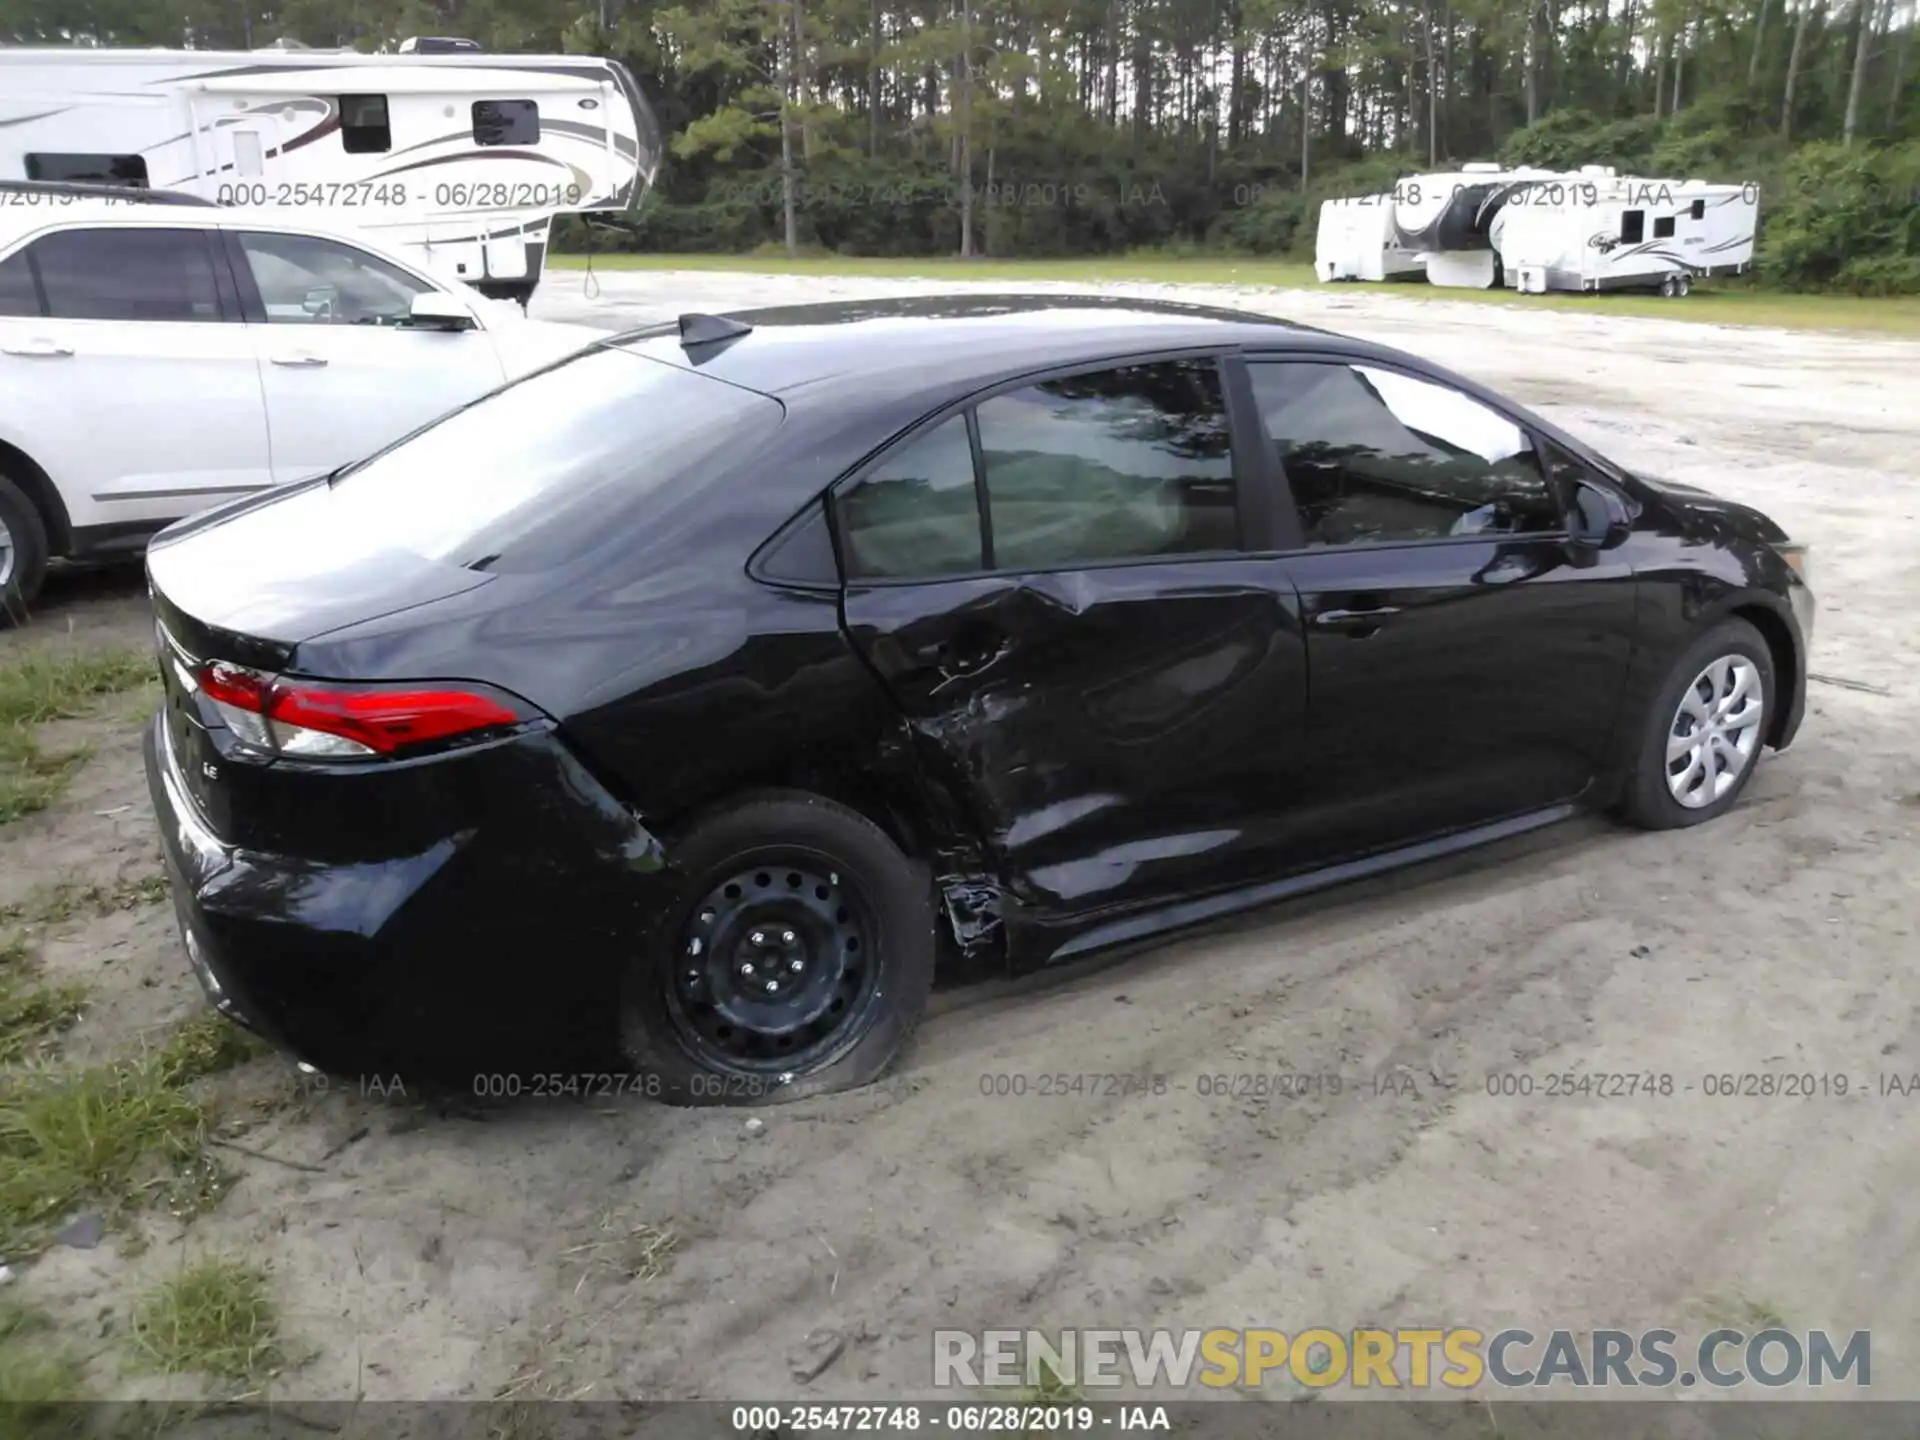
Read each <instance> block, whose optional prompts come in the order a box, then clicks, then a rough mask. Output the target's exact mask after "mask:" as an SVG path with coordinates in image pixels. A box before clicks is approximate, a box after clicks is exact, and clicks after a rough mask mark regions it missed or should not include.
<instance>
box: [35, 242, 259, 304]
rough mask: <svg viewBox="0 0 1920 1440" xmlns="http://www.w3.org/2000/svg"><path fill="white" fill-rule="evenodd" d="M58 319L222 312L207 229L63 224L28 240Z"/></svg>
mask: <svg viewBox="0 0 1920 1440" xmlns="http://www.w3.org/2000/svg"><path fill="white" fill-rule="evenodd" d="M33 263H34V265H35V267H36V268H37V269H38V270H39V272H40V284H41V286H42V288H43V290H44V292H45V294H46V297H47V314H48V316H49V317H50V318H52V319H55V320H150V321H159V320H173V321H180V320H219V319H221V318H222V317H221V314H220V292H219V291H218V290H217V289H216V288H215V286H214V280H213V257H212V255H211V254H210V252H209V251H208V249H207V235H206V232H205V231H204V230H149V229H146V228H144V227H142V228H138V229H136V228H133V227H131V226H129V227H127V228H126V229H111V230H63V231H60V232H58V233H56V234H53V235H48V236H45V237H44V238H42V239H39V240H36V241H34V243H33Z"/></svg>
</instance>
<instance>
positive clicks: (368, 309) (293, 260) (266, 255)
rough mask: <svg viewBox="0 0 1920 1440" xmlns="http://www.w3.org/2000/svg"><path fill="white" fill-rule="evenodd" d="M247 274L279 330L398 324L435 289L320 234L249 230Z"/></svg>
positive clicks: (243, 244) (245, 247) (244, 239)
mask: <svg viewBox="0 0 1920 1440" xmlns="http://www.w3.org/2000/svg"><path fill="white" fill-rule="evenodd" d="M240 248H241V249H242V250H243V251H245V252H246V256H247V269H248V270H249V271H251V272H252V274H253V283H254V284H255V285H257V286H258V287H259V288H260V303H261V304H263V305H264V306H266V310H267V320H268V322H269V323H271V324H274V325H398V324H400V323H401V322H403V321H405V320H406V318H407V317H408V315H409V314H410V313H412V309H413V297H414V296H416V295H423V294H425V293H426V292H427V291H429V290H431V289H433V288H434V287H433V286H431V285H429V284H427V283H426V281H424V280H420V279H417V278H415V277H414V276H412V275H409V274H408V273H407V272H406V271H404V270H402V269H400V268H399V267H397V266H394V265H389V264H388V263H387V262H386V261H384V260H381V259H379V258H378V257H376V256H373V255H369V254H367V252H366V251H364V250H356V249H354V248H353V247H352V246H351V245H342V244H340V243H339V242H338V241H334V240H323V239H321V238H320V237H319V236H315V235H275V234H272V233H269V232H266V231H251V230H250V231H247V232H246V233H244V234H242V235H241V236H240Z"/></svg>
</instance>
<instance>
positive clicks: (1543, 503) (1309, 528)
mask: <svg viewBox="0 0 1920 1440" xmlns="http://www.w3.org/2000/svg"><path fill="white" fill-rule="evenodd" d="M1250 368H1251V370H1252V373H1253V387H1254V398H1255V400H1256V402H1257V404H1258V406H1259V409H1260V416H1261V420H1262V421H1263V422H1264V424H1265V426H1266V430H1267V435H1268V437H1269V438H1270V439H1272V440H1273V442H1274V443H1275V445H1276V446H1278V448H1279V451H1280V459H1281V463H1282V464H1283V465H1284V466H1285V469H1286V473H1287V480H1288V482H1289V484H1290V485H1291V486H1292V489H1293V496H1294V501H1295V503H1296V504H1297V505H1298V506H1299V509H1300V524H1301V528H1302V529H1303V530H1304V531H1305V532H1306V541H1307V544H1309V545H1365V544H1379V543H1388V542H1393V541H1403V540H1436V539H1443V538H1446V537H1449V536H1461V535H1486V534H1495V535H1510V534H1528V533H1534V532H1539V531H1555V530H1559V529H1562V528H1563V527H1564V524H1565V520H1564V517H1563V515H1562V514H1561V509H1560V505H1559V502H1558V500H1557V498H1556V496H1555V490H1554V487H1553V486H1551V485H1549V484H1548V482H1547V480H1546V478H1545V477H1544V476H1543V475H1542V473H1541V469H1540V462H1539V459H1538V457H1537V456H1536V455H1535V453H1534V450H1533V444H1532V442H1531V441H1530V440H1529V439H1528V438H1527V434H1526V432H1525V431H1524V430H1522V429H1521V428H1520V427H1519V426H1518V425H1516V424H1514V423H1513V422H1512V421H1511V420H1508V419H1507V418H1506V417H1505V416H1503V415H1500V414H1497V413H1496V412H1494V411H1493V410H1490V409H1488V408H1487V407H1486V406H1485V405H1482V404H1481V403H1480V402H1479V401H1478V400H1475V399H1473V398H1472V397H1471V396H1468V395H1463V394H1461V393H1460V392H1459V391H1458V390H1455V389H1452V388H1451V387H1449V386H1445V385H1436V384H1433V383H1431V382H1429V381H1426V380H1416V379H1413V378H1412V377H1410V376H1406V375H1400V374H1397V373H1395V372H1393V371H1390V370H1379V369H1375V368H1373V367H1371V366H1364V365H1336V364H1256V365H1253V366H1251V367H1250Z"/></svg>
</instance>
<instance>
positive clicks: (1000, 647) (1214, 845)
mask: <svg viewBox="0 0 1920 1440" xmlns="http://www.w3.org/2000/svg"><path fill="white" fill-rule="evenodd" d="M845 607H846V622H847V626H848V631H849V634H850V636H851V638H852V640H853V643H854V644H855V646H856V647H857V648H858V650H859V651H860V653H861V655H862V656H863V657H864V658H865V659H866V661H867V662H868V663H869V664H870V665H871V666H872V667H873V669H874V671H875V672H876V674H877V675H878V676H879V677H880V679H881V681H882V682H883V684H885V686H886V687H887V689H888V691H889V693H890V694H891V695H892V697H893V699H894V700H895V702H896V703H898V704H899V706H900V707H901V709H902V711H903V712H904V714H905V716H906V719H907V722H908V725H909V727H910V729H911V730H912V732H913V734H914V736H915V740H916V743H917V744H918V745H919V747H920V751H921V759H922V761H923V763H925V764H926V765H928V766H929V767H931V768H932V769H933V770H934V771H935V773H936V774H937V775H939V777H940V778H941V779H943V780H944V781H945V782H946V783H947V784H948V785H949V786H950V787H951V788H952V789H953V792H954V793H956V794H959V795H961V796H963V797H965V799H966V802H967V803H968V804H969V806H970V807H971V809H972V812H973V816H972V818H973V820H974V822H975V824H976V825H977V826H978V827H979V831H980V833H981V835H982V836H983V837H985V840H986V844H987V848H988V852H989V854H990V856H991V857H992V859H993V860H994V862H995V863H996V865H997V866H998V867H999V868H1000V869H1001V870H1002V872H1003V874H1004V876H1005V878H1006V881H1007V883H1008V884H1009V885H1010V886H1011V887H1012V888H1013V890H1014V892H1015V894H1016V895H1017V896H1018V897H1019V898H1020V899H1021V900H1022V901H1023V902H1025V903H1026V904H1028V905H1032V906H1036V907H1038V908H1039V909H1041V910H1044V911H1049V912H1059V911H1083V910H1093V909H1105V908H1108V907H1110V906H1115V905H1124V904H1128V903H1131V902H1134V901H1137V900H1151V899H1156V898H1161V897H1164V896H1165V895H1166V894H1168V893H1171V892H1178V891H1184V890H1189V889H1194V888H1202V887H1206V886H1210V885H1222V884H1234V883H1238V882H1239V881H1241V880H1244V879H1249V878H1253V877H1255V876H1258V875H1261V874H1264V873H1266V872H1267V871H1268V870H1270V869H1271V867H1272V865H1273V864H1274V863H1275V861H1276V858H1277V856H1276V852H1278V851H1282V850H1285V849H1286V848H1287V845H1288V836H1287V831H1286V815H1287V811H1288V807H1289V804H1290V797H1291V795H1292V794H1293V793H1294V792H1295V789H1296V781H1295V772H1296V769H1297V767H1298V765H1299V764H1300V762H1301V754H1300V739H1301V734H1302V727H1303V725H1304V722H1305V707H1306V663H1305V647H1304V645H1303V642H1302V639H1301V632H1300V625H1299V618H1298V614H1297V607H1296V605H1295V603H1294V599H1293V592H1292V590H1291V588H1290V586H1289V584H1288V581H1287V578H1286V573H1285V569H1284V567H1283V566H1282V565H1281V564H1280V563H1279V562H1276V561H1270V560H1259V559H1252V558H1245V559H1215V560H1205V561H1165V562H1157V563H1148V564H1129V565H1114V566H1104V567H1098V568H1089V569H1085V570H1077V571H1067V572H1055V573H1045V574H1029V575H1018V576H1007V575H1001V576H980V577H973V578H968V579H958V580H950V581H939V582H933V583H925V584H912V585H870V586H865V587H862V586H857V585H856V586H852V587H849V589H848V591H847V592H846V599H845Z"/></svg>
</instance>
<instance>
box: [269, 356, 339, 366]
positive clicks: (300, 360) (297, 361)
mask: <svg viewBox="0 0 1920 1440" xmlns="http://www.w3.org/2000/svg"><path fill="white" fill-rule="evenodd" d="M273 363H274V364H276V365H286V366H289V367H291V368H293V369H306V370H311V369H317V368H318V367H320V366H322V365H324V364H326V363H327V361H326V357H325V356H322V355H308V354H304V353H301V354H294V355H276V356H274V357H273Z"/></svg>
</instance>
